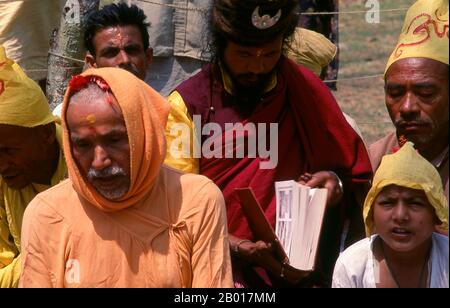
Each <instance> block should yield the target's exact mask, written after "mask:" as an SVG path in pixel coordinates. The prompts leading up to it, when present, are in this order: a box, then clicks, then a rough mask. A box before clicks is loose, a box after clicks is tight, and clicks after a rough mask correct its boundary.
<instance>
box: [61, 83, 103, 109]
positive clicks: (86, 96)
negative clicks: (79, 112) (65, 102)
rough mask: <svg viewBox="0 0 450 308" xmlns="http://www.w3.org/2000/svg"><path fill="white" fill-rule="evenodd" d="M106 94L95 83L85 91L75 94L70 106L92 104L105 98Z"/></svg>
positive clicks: (71, 98) (89, 85) (70, 100)
mask: <svg viewBox="0 0 450 308" xmlns="http://www.w3.org/2000/svg"><path fill="white" fill-rule="evenodd" d="M105 95H106V93H105V91H103V90H102V89H100V88H99V87H98V85H97V84H95V83H89V84H88V86H87V87H86V88H84V89H81V90H80V91H78V92H76V93H75V94H73V95H72V96H71V97H70V99H69V106H70V105H76V104H77V105H78V104H86V105H87V104H92V103H93V102H94V101H95V100H96V99H98V98H102V97H105Z"/></svg>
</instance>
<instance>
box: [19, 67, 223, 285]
mask: <svg viewBox="0 0 450 308" xmlns="http://www.w3.org/2000/svg"><path fill="white" fill-rule="evenodd" d="M130 93H131V94H130ZM168 113H169V105H168V104H167V102H166V101H165V100H164V99H163V97H161V96H160V95H159V94H158V93H157V92H156V91H154V90H153V89H152V88H150V87H149V86H148V85H147V84H145V83H144V81H142V80H140V79H138V78H137V77H136V76H134V75H133V74H131V73H130V72H128V71H126V70H122V69H118V68H100V69H89V70H87V71H85V72H84V73H83V74H82V75H78V76H75V77H74V78H73V79H72V80H71V82H70V84H69V87H68V89H67V92H66V96H65V99H64V102H63V108H62V115H63V117H62V120H63V127H64V133H63V145H64V153H65V155H66V160H67V166H68V170H69V179H68V180H67V181H64V182H62V183H61V184H60V185H57V186H56V187H54V188H53V189H51V190H49V191H46V192H44V193H42V194H39V195H38V196H37V197H36V198H35V199H34V200H33V201H32V202H31V203H30V205H29V206H28V208H27V210H26V212H25V215H24V222H23V228H22V263H23V271H22V276H21V279H20V285H21V286H23V287H231V286H232V279H231V265H230V253H229V250H228V231H227V225H226V213H225V205H224V201H223V197H222V194H221V193H220V190H219V189H218V188H217V187H216V186H215V185H214V183H213V182H212V181H210V180H209V179H207V178H206V177H203V176H200V175H194V174H183V173H181V172H178V171H175V170H173V169H171V168H169V167H166V166H163V165H162V163H163V160H164V156H165V153H166V143H165V137H164V127H165V124H166V121H167V115H168Z"/></svg>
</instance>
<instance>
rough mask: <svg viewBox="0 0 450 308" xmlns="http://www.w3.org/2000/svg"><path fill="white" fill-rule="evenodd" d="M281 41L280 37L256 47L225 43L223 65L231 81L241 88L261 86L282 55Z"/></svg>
mask: <svg viewBox="0 0 450 308" xmlns="http://www.w3.org/2000/svg"><path fill="white" fill-rule="evenodd" d="M282 46H283V39H282V38H281V37H280V38H278V39H276V40H274V41H272V42H270V43H267V44H264V45H260V46H258V47H248V46H241V45H237V44H235V43H233V42H231V41H228V42H227V45H226V47H225V50H224V53H223V61H224V64H225V66H226V68H227V70H228V72H229V74H230V75H231V77H232V79H233V80H234V81H235V82H237V83H238V85H239V86H241V87H250V88H256V87H258V86H262V84H263V83H264V82H265V81H266V80H267V76H268V75H270V74H271V73H272V72H273V70H274V69H275V66H276V65H277V64H278V61H279V60H280V57H281V54H282Z"/></svg>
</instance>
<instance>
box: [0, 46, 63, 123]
mask: <svg viewBox="0 0 450 308" xmlns="http://www.w3.org/2000/svg"><path fill="white" fill-rule="evenodd" d="M54 121H55V117H54V116H53V115H52V113H51V111H50V107H49V105H48V102H47V99H46V97H45V95H44V93H43V92H42V90H41V88H40V87H39V85H38V84H37V83H36V82H34V81H33V80H32V79H30V78H28V77H27V76H26V75H25V73H24V72H23V71H22V69H21V68H20V66H19V65H18V64H17V63H15V62H14V61H12V60H11V59H8V58H7V57H6V52H5V48H4V47H3V46H1V45H0V124H8V125H16V126H23V127H35V126H39V125H45V124H48V123H51V122H54Z"/></svg>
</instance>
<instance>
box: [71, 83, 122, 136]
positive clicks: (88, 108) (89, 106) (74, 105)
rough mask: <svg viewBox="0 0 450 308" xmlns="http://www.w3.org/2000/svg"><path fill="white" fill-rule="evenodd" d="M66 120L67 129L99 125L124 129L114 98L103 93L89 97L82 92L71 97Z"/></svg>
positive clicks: (108, 93)
mask: <svg viewBox="0 0 450 308" xmlns="http://www.w3.org/2000/svg"><path fill="white" fill-rule="evenodd" d="M84 91H87V90H84ZM85 94H87V95H85ZM91 94H92V93H91ZM66 120H67V124H68V127H69V128H75V127H79V126H95V125H100V124H109V125H121V126H124V127H126V125H125V119H124V115H123V112H122V109H121V107H120V104H119V102H118V101H117V99H116V97H115V96H114V95H113V94H112V93H111V92H103V91H101V92H97V93H95V95H89V93H83V90H82V91H80V92H79V93H76V94H75V95H73V96H72V97H71V98H70V99H69V103H68V107H67V111H66Z"/></svg>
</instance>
